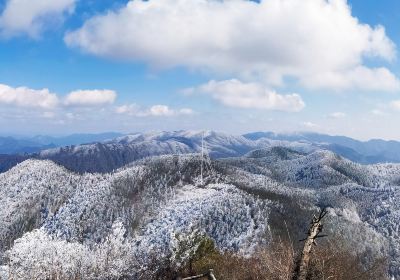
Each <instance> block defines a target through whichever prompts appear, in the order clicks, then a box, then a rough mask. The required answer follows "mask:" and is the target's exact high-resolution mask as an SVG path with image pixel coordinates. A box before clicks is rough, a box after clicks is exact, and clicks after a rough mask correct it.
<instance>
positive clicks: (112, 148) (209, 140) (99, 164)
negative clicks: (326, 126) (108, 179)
mask: <svg viewBox="0 0 400 280" xmlns="http://www.w3.org/2000/svg"><path fill="white" fill-rule="evenodd" d="M202 139H203V141H204V147H205V148H206V149H207V151H208V152H209V154H210V156H211V157H212V158H214V159H217V158H229V157H239V156H243V155H245V154H246V153H249V152H250V151H253V150H256V149H262V148H268V147H274V146H282V147H287V148H290V149H292V150H295V151H297V152H300V153H310V152H314V151H317V150H328V151H332V152H334V153H335V154H337V155H340V156H342V157H344V158H347V159H350V160H351V161H354V162H357V163H361V164H374V163H386V162H392V163H399V162H400V142H397V141H385V140H370V141H367V142H362V141H358V140H355V139H352V138H349V137H344V136H329V135H324V134H316V133H307V132H304V133H292V134H276V133H272V132H254V133H249V134H245V135H230V134H225V133H219V132H215V131H173V132H152V133H135V134H129V135H122V134H119V133H103V134H75V135H71V136H67V137H60V138H55V137H48V136H36V137H32V138H29V139H14V138H11V137H7V138H0V154H2V155H0V172H4V171H6V170H8V169H10V168H11V167H13V166H15V165H16V164H17V163H19V162H22V161H24V160H26V159H29V158H35V159H50V160H53V161H54V162H56V163H58V164H60V165H62V166H64V167H66V168H68V169H70V170H72V171H75V172H78V173H84V172H100V173H104V172H111V171H113V170H115V169H118V168H120V167H122V166H124V165H126V164H129V163H132V162H134V161H136V160H138V159H142V158H146V157H149V156H157V155H166V154H191V153H199V152H201V146H202Z"/></svg>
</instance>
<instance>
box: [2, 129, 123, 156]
mask: <svg viewBox="0 0 400 280" xmlns="http://www.w3.org/2000/svg"><path fill="white" fill-rule="evenodd" d="M119 136H122V134H121V133H115V132H107V133H100V134H72V135H68V136H63V137H52V136H43V135H38V136H34V137H9V136H8V137H0V154H7V155H11V154H26V153H36V152H39V151H42V150H46V149H50V148H56V147H63V146H70V145H80V144H84V143H93V142H101V141H105V140H108V139H113V138H116V137H119Z"/></svg>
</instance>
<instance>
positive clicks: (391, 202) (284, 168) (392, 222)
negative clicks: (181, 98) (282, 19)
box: [0, 132, 400, 279]
mask: <svg viewBox="0 0 400 280" xmlns="http://www.w3.org/2000/svg"><path fill="white" fill-rule="evenodd" d="M202 134H203V133H195V132H191V133H188V132H179V133H174V134H172V135H171V134H169V133H164V134H156V133H155V134H148V135H142V134H138V135H130V136H126V137H121V138H118V139H116V140H114V141H112V142H107V143H104V144H103V145H111V146H113V145H116V147H118V145H122V146H124V147H126V146H127V145H128V146H134V147H138V146H136V145H139V146H140V145H143V143H147V144H146V145H151V147H153V145H155V146H156V147H164V146H162V145H170V146H169V148H168V149H170V150H171V151H177V150H179V151H180V149H187V150H185V152H187V153H189V152H191V151H192V150H194V151H197V149H199V147H200V146H201V138H202ZM177 137H183V138H184V139H185V140H182V139H180V138H179V139H180V140H179V141H178V140H176V138H177ZM187 139H191V141H190V142H186V143H184V142H185V141H187ZM205 139H207V140H206V141H207V142H206V143H207V145H210V146H209V149H210V150H211V145H213V147H219V145H221V146H222V143H230V145H227V147H225V148H224V149H225V150H224V151H232V149H233V148H232V147H236V146H243V145H248V147H249V149H250V148H251V149H253V148H258V146H257V145H255V146H252V145H253V144H249V143H247V140H246V139H242V138H241V137H239V138H233V139H232V138H230V136H226V135H218V134H217V135H214V133H211V132H210V133H209V134H208V135H206V137H205ZM172 143H174V144H172ZM177 143H179V144H178V145H181V146H178V148H176V146H175V144H177ZM263 145H265V143H264V144H263ZM268 145H269V146H268V147H267V148H263V149H257V150H254V151H246V152H245V151H242V152H241V153H243V154H244V156H242V157H231V158H227V159H218V160H214V161H211V168H210V166H209V164H207V165H204V166H203V167H204V168H203V175H204V177H203V182H204V183H203V184H199V183H200V182H201V180H200V174H201V166H202V164H201V158H200V156H199V155H198V154H186V155H182V154H181V155H179V156H178V155H162V156H156V157H145V158H143V159H141V160H137V161H135V162H133V163H131V164H129V165H127V166H125V167H122V168H120V169H118V170H116V171H114V172H111V173H105V174H99V173H95V174H89V173H87V174H81V175H79V174H77V173H72V172H71V171H68V170H67V169H65V168H63V167H60V166H58V165H56V164H54V163H52V162H50V161H41V160H28V161H25V162H23V163H21V164H19V165H17V166H16V167H14V168H13V169H11V170H9V171H8V172H5V173H3V174H1V175H0V205H1V206H2V207H1V209H0V224H4V225H6V226H5V227H2V228H0V230H1V235H0V242H1V244H2V247H1V248H0V253H1V254H2V255H3V254H4V253H5V251H6V250H8V251H7V253H6V254H4V258H3V260H2V263H0V266H1V265H6V266H3V267H2V268H1V270H3V271H5V272H3V274H7V273H9V274H10V275H18V279H33V278H39V279H46V278H48V277H49V275H53V274H54V273H57V275H59V277H60V278H61V279H73V277H74V276H76V275H78V274H79V275H84V276H85V277H86V278H87V279H118V278H123V277H131V279H150V278H148V276H146V277H147V278H146V277H145V276H143V275H144V274H143V273H144V272H148V271H152V268H151V266H150V265H151V264H153V263H154V261H155V259H156V260H158V261H161V260H173V259H174V258H176V257H177V256H176V253H174V252H176V246H177V244H178V243H180V239H181V238H185V236H191V235H193V234H194V233H196V232H198V233H199V234H200V233H201V234H206V235H207V236H208V237H209V238H211V239H212V240H214V242H215V244H216V245H217V247H218V248H219V249H221V250H232V251H235V252H239V253H241V254H245V255H246V254H251V253H252V252H253V251H254V250H255V249H256V248H257V246H258V245H260V244H263V243H269V242H271V240H272V238H273V236H274V234H276V233H277V234H284V235H285V236H286V235H287V232H288V231H289V232H290V233H291V236H292V238H293V240H298V239H301V238H303V237H304V232H305V230H306V228H307V225H308V223H309V217H310V216H311V214H312V213H314V212H315V211H318V209H319V207H327V208H328V210H329V215H328V219H327V221H326V232H327V233H328V235H331V236H334V235H341V236H342V237H343V238H344V239H345V240H347V242H348V245H349V246H350V247H351V248H354V252H360V253H365V252H367V254H368V256H369V257H370V258H377V257H381V256H390V261H391V264H390V272H391V274H392V275H393V276H394V277H398V276H400V271H399V269H398V267H399V261H398V259H399V258H400V241H399V240H400V239H399V236H400V234H399V233H400V232H399V222H398V221H399V220H400V209H399V205H400V187H399V184H398V182H399V178H400V165H396V164H379V165H366V166H365V165H359V164H356V163H353V162H351V161H349V160H346V159H344V158H341V157H340V156H337V155H335V154H333V153H331V152H328V151H321V150H317V151H314V152H310V151H308V152H307V153H304V150H301V149H298V150H292V149H290V148H288V147H287V146H284V147H278V146H277V145H276V143H268ZM250 146H251V147H250ZM91 147H92V146H91ZM93 147H96V145H94V146H93ZM146 147H147V146H146ZM189 148H190V149H189ZM71 149H75V150H74V152H77V153H80V152H82V153H85V154H90V153H91V152H89V151H90V149H87V147H75V148H71ZM143 149H145V148H143ZM217 150H218V151H221V150H222V148H221V149H217ZM145 151H146V150H141V152H142V153H144V152H145ZM56 153H57V152H56ZM282 221H285V224H284V223H282ZM13 242H14V243H13ZM366 261H367V260H366ZM60 263H66V264H68V265H63V266H60V265H59V264H60ZM0 274H1V273H0Z"/></svg>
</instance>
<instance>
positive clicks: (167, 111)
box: [115, 104, 194, 117]
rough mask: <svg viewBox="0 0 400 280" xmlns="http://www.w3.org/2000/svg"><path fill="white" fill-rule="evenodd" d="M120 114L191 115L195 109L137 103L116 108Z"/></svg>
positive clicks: (142, 115)
mask: <svg viewBox="0 0 400 280" xmlns="http://www.w3.org/2000/svg"><path fill="white" fill-rule="evenodd" d="M115 112H116V113H118V114H126V115H129V116H135V117H172V116H179V115H191V114H193V113H194V111H193V110H192V109H190V108H182V109H178V110H175V109H171V108H170V107H169V106H167V105H154V106H151V107H150V108H147V109H143V108H141V107H140V106H139V105H137V104H129V105H122V106H119V107H117V108H116V109H115Z"/></svg>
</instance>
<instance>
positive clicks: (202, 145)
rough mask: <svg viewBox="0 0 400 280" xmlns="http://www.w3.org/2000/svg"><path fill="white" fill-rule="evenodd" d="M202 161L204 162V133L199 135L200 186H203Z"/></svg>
mask: <svg viewBox="0 0 400 280" xmlns="http://www.w3.org/2000/svg"><path fill="white" fill-rule="evenodd" d="M203 161H204V131H203V133H202V134H201V164H200V178H201V185H202V186H203Z"/></svg>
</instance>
